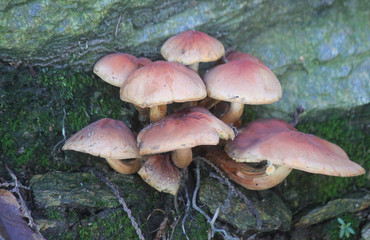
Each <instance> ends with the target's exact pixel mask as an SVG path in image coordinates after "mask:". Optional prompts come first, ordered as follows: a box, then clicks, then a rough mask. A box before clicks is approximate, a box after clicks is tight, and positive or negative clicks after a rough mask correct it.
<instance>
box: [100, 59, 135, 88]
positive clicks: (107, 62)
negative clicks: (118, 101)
mask: <svg viewBox="0 0 370 240" xmlns="http://www.w3.org/2000/svg"><path fill="white" fill-rule="evenodd" d="M137 68H138V64H137V59H136V57H134V56H132V55H130V54H128V53H111V54H108V55H106V56H104V57H103V58H101V59H100V60H99V61H98V62H97V63H95V65H94V73H95V74H96V75H98V76H99V77H100V78H101V79H103V80H104V81H105V82H107V83H109V84H111V85H113V86H116V87H121V86H122V84H123V82H124V81H125V80H126V79H127V77H128V76H129V75H130V74H131V73H132V72H133V71H135V70H136V69H137Z"/></svg>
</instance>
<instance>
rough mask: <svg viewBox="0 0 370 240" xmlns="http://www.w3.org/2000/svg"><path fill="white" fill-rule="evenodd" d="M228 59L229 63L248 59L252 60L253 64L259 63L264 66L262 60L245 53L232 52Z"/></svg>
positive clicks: (227, 56)
mask: <svg viewBox="0 0 370 240" xmlns="http://www.w3.org/2000/svg"><path fill="white" fill-rule="evenodd" d="M226 59H227V60H228V61H234V60H241V59H247V60H250V61H253V62H257V63H260V64H264V63H263V62H262V61H261V60H260V59H258V58H257V57H255V56H253V55H250V54H248V53H243V52H239V51H235V52H231V53H229V54H227V55H226Z"/></svg>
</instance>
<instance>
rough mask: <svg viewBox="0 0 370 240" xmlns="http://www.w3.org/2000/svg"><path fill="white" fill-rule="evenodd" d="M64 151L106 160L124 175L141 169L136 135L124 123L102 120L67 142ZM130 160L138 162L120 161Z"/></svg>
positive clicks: (108, 119) (85, 128) (107, 119)
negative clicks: (72, 151) (86, 154)
mask: <svg viewBox="0 0 370 240" xmlns="http://www.w3.org/2000/svg"><path fill="white" fill-rule="evenodd" d="M63 150H74V151H78V152H84V153H88V154H91V155H94V156H99V157H102V158H105V159H107V161H108V163H109V165H110V166H111V167H112V168H113V169H114V170H116V171H117V172H119V173H122V174H131V173H134V172H136V171H137V170H139V168H140V159H139V158H140V154H139V150H138V148H137V144H136V139H135V136H134V134H133V133H132V132H131V130H130V129H129V128H128V127H127V126H126V124H125V123H124V122H121V121H118V120H114V119H110V118H103V119H100V120H98V121H96V122H94V123H92V124H90V125H88V126H86V127H84V128H83V129H81V130H80V131H79V132H77V133H76V134H74V135H73V136H72V137H70V138H69V139H68V140H67V141H66V143H65V144H64V146H63ZM130 158H135V159H136V160H133V161H130V162H123V161H120V159H130Z"/></svg>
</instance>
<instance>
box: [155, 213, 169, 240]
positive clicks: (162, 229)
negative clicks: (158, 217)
mask: <svg viewBox="0 0 370 240" xmlns="http://www.w3.org/2000/svg"><path fill="white" fill-rule="evenodd" d="M167 221H168V217H165V218H164V219H163V221H162V223H161V225H160V226H159V229H158V232H157V234H156V235H155V238H154V240H161V239H162V237H163V235H164V234H165V233H166V227H167Z"/></svg>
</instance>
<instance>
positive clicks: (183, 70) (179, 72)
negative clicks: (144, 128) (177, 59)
mask: <svg viewBox="0 0 370 240" xmlns="http://www.w3.org/2000/svg"><path fill="white" fill-rule="evenodd" d="M206 95H207V93H206V89H205V85H204V83H203V81H202V79H201V78H200V77H199V75H198V74H197V73H196V72H194V71H193V70H191V69H189V68H187V67H185V66H184V65H181V64H179V63H171V62H165V61H156V62H153V63H150V64H147V65H145V66H144V67H142V68H140V69H138V70H136V71H135V72H134V73H132V74H131V75H130V76H129V78H128V79H127V80H126V81H125V83H124V84H123V85H122V87H121V91H120V96H121V100H122V101H125V102H130V103H133V104H134V105H136V106H139V107H141V108H148V107H149V108H150V120H151V121H152V122H156V121H158V120H160V119H161V118H163V117H164V116H165V115H166V112H167V106H166V105H167V104H170V103H173V102H187V101H198V100H201V99H203V98H205V97H206Z"/></svg>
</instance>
